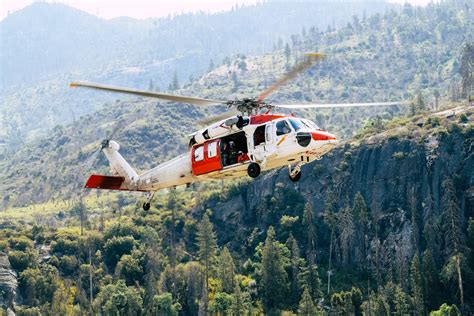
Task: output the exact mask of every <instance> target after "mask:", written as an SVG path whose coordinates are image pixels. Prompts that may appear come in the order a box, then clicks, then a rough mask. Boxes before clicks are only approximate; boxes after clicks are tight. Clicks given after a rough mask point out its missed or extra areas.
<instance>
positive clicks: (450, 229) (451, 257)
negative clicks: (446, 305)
mask: <svg viewBox="0 0 474 316" xmlns="http://www.w3.org/2000/svg"><path fill="white" fill-rule="evenodd" d="M442 187H443V190H444V192H443V197H442V200H441V205H442V220H443V229H444V234H445V242H446V246H447V247H446V251H447V256H448V261H447V263H446V266H445V269H444V270H445V271H446V272H447V273H445V276H446V279H456V281H457V283H458V289H459V301H460V303H461V306H463V305H464V288H463V275H462V269H461V266H462V263H461V260H462V250H463V248H464V247H463V234H462V219H461V210H460V208H459V206H458V202H457V198H456V191H455V188H454V184H453V181H452V180H450V179H447V180H444V181H443V183H442ZM451 266H453V268H451Z"/></svg>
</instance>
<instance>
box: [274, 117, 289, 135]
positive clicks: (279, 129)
mask: <svg viewBox="0 0 474 316" xmlns="http://www.w3.org/2000/svg"><path fill="white" fill-rule="evenodd" d="M289 132H291V128H290V126H289V125H288V122H287V121H286V120H283V121H279V122H277V123H276V134H277V136H280V135H285V134H288V133H289Z"/></svg>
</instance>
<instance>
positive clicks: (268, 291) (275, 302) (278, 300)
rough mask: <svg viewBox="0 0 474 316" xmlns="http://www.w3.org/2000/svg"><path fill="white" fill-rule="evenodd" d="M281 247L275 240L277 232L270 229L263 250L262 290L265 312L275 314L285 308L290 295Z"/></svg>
mask: <svg viewBox="0 0 474 316" xmlns="http://www.w3.org/2000/svg"><path fill="white" fill-rule="evenodd" d="M283 265H284V264H283V258H282V254H281V252H280V245H279V242H278V241H277V240H275V231H274V229H273V227H271V226H270V227H269V228H268V231H267V238H266V239H265V244H264V246H263V249H262V267H261V271H260V274H261V277H262V280H261V289H262V298H263V304H264V307H265V311H266V312H267V313H275V312H276V311H277V310H278V309H279V308H281V307H284V302H285V301H286V298H287V294H288V275H287V273H286V271H285V267H284V266H283Z"/></svg>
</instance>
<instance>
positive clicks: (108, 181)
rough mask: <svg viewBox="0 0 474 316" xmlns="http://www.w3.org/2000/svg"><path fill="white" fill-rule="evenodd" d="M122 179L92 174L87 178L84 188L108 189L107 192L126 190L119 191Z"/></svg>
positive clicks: (123, 179)
mask: <svg viewBox="0 0 474 316" xmlns="http://www.w3.org/2000/svg"><path fill="white" fill-rule="evenodd" d="M124 181H125V178H124V177H115V176H104V175H100V174H93V175H91V176H90V177H89V179H88V180H87V182H86V185H85V186H84V188H88V189H108V190H127V189H121V188H120V187H121V186H122V183H123V182H124Z"/></svg>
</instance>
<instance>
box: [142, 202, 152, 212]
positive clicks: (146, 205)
mask: <svg viewBox="0 0 474 316" xmlns="http://www.w3.org/2000/svg"><path fill="white" fill-rule="evenodd" d="M150 206H151V205H150V203H149V202H145V203H143V210H144V211H148V210H149V209H150Z"/></svg>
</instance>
